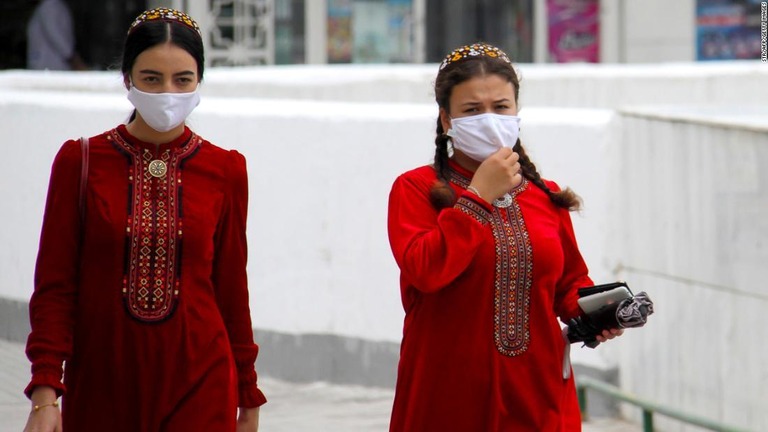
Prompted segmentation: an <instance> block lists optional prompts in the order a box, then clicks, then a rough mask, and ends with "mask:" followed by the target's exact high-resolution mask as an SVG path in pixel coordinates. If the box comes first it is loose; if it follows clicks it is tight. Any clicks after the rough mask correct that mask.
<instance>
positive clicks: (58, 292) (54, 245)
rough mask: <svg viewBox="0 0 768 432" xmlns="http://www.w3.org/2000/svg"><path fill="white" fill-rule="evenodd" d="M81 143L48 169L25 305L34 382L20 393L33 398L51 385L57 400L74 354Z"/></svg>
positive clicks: (71, 143)
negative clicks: (30, 286) (65, 364)
mask: <svg viewBox="0 0 768 432" xmlns="http://www.w3.org/2000/svg"><path fill="white" fill-rule="evenodd" d="M81 164H82V157H81V150H80V144H79V142H78V141H68V142H66V143H65V144H64V145H63V146H62V147H61V149H60V150H59V152H58V154H57V155H56V158H55V159H54V161H53V167H52V168H51V178H50V183H49V185H48V198H47V200H46V204H45V214H44V216H43V226H42V230H41V234H40V245H39V249H38V255H37V263H36V266H35V281H34V284H35V289H34V293H33V294H32V297H31V299H30V302H29V320H30V324H31V327H32V332H31V333H30V335H29V337H28V339H27V350H26V351H27V357H28V358H29V360H30V361H31V362H32V380H31V382H30V383H29V385H28V386H27V388H26V389H25V390H24V393H25V394H26V395H27V397H31V395H32V391H33V390H34V388H35V387H36V386H41V385H44V386H50V387H53V388H54V389H55V390H56V394H57V395H59V396H61V395H62V394H63V393H64V392H65V388H64V384H63V383H62V382H61V378H62V375H63V369H62V364H63V362H65V361H66V360H67V359H69V358H70V357H71V355H72V334H73V331H74V308H75V302H76V298H77V273H78V261H79V260H78V256H79V244H80V238H81V235H80V232H81V227H80V216H79V211H80V210H79V205H78V199H79V194H80V168H81Z"/></svg>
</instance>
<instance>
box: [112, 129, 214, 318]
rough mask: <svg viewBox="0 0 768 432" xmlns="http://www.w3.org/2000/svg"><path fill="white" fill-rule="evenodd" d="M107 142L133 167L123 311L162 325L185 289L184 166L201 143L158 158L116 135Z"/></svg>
mask: <svg viewBox="0 0 768 432" xmlns="http://www.w3.org/2000/svg"><path fill="white" fill-rule="evenodd" d="M108 138H109V139H110V141H112V143H113V144H114V145H115V146H117V148H118V149H119V150H121V151H122V152H124V153H125V154H126V156H127V159H128V164H129V167H128V190H129V197H128V198H129V199H128V221H127V224H126V262H125V269H124V276H123V288H122V291H123V298H124V301H125V306H126V309H127V310H128V312H129V313H130V315H131V316H132V317H134V318H136V319H138V320H140V321H144V322H157V321H162V320H165V319H167V318H169V317H170V316H171V314H173V311H174V309H175V306H176V302H177V301H178V297H179V292H180V288H181V246H182V236H183V223H182V214H181V190H182V162H183V161H184V160H185V159H186V158H188V157H190V156H191V155H192V154H194V152H195V151H196V150H197V149H198V148H199V147H200V144H201V143H202V140H201V139H200V138H199V137H198V136H197V135H195V134H192V136H191V137H190V138H189V140H188V141H187V142H186V143H185V144H183V145H181V146H179V147H177V148H169V149H164V150H160V151H159V154H156V153H158V152H157V151H155V152H153V151H152V150H149V149H146V148H145V149H141V148H137V147H136V146H133V145H132V144H130V143H128V142H127V141H125V140H124V139H123V138H122V137H121V136H120V134H119V133H118V132H117V130H113V131H112V132H111V133H110V135H109V136H108ZM160 167H162V168H160Z"/></svg>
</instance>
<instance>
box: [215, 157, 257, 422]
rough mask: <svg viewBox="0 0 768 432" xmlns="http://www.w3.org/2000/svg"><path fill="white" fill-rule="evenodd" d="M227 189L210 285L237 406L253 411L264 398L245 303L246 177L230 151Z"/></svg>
mask: <svg viewBox="0 0 768 432" xmlns="http://www.w3.org/2000/svg"><path fill="white" fill-rule="evenodd" d="M230 160H231V163H230V166H229V168H228V170H227V173H226V175H227V177H228V182H227V187H228V189H229V190H228V191H226V198H225V203H224V208H223V210H222V217H221V220H220V222H219V226H218V227H217V233H216V256H215V262H214V268H213V272H214V274H213V282H214V286H215V289H216V301H217V304H218V307H219V310H220V311H221V315H222V317H223V319H224V324H225V326H226V328H227V333H228V335H229V340H230V343H231V344H232V353H233V355H234V358H235V364H236V365H237V376H238V389H239V390H238V406H240V407H245V408H252V407H257V406H261V405H263V404H264V403H265V402H266V401H267V399H266V398H265V397H264V394H263V393H262V392H261V390H259V388H258V387H257V384H256V381H257V376H256V367H255V362H256V357H257V356H258V353H259V347H258V345H256V344H255V343H254V341H253V328H252V326H251V312H250V307H249V304H248V279H247V274H246V262H247V255H248V251H247V241H246V233H245V225H246V218H247V213H248V175H247V172H246V168H245V158H244V157H243V155H241V154H240V153H238V152H236V151H231V152H230Z"/></svg>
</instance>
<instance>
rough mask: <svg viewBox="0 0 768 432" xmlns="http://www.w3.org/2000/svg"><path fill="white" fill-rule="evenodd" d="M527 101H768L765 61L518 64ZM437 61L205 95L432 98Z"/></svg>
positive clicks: (266, 75)
mask: <svg viewBox="0 0 768 432" xmlns="http://www.w3.org/2000/svg"><path fill="white" fill-rule="evenodd" d="M517 67H518V70H519V71H520V74H521V77H522V78H521V79H522V81H521V90H520V97H521V100H520V103H521V105H522V106H528V107H584V108H608V109H616V108H619V107H622V106H628V105H637V104H649V103H653V104H657V105H679V104H686V105H690V104H706V105H713V104H739V105H743V104H765V101H766V100H768V85H765V83H766V82H768V68H767V67H765V64H763V63H761V62H760V61H732V62H704V63H663V64H641V65H607V64H598V65H594V64H567V65H551V64H519V65H517ZM437 70H438V65H436V64H427V65H330V66H272V67H252V68H214V69H209V70H208V71H206V74H205V80H204V82H203V85H202V87H201V92H202V94H203V95H204V96H216V97H233V98H239V97H247V98H274V99H302V100H314V101H318V100H326V101H347V102H400V103H417V104H433V103H434V93H433V90H432V87H433V84H434V79H435V74H436V73H437ZM3 88H6V89H16V90H22V89H29V90H58V91H67V92H73V91H76V92H85V93H104V92H106V93H115V94H120V95H122V94H123V93H124V92H125V90H124V89H123V87H122V79H121V78H120V76H119V74H115V73H103V72H87V73H83V72H40V73H37V74H30V73H29V72H25V71H4V72H3V71H0V89H3Z"/></svg>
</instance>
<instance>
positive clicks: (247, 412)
mask: <svg viewBox="0 0 768 432" xmlns="http://www.w3.org/2000/svg"><path fill="white" fill-rule="evenodd" d="M258 430H259V407H256V408H240V415H238V416H237V432H257V431H258Z"/></svg>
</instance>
